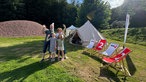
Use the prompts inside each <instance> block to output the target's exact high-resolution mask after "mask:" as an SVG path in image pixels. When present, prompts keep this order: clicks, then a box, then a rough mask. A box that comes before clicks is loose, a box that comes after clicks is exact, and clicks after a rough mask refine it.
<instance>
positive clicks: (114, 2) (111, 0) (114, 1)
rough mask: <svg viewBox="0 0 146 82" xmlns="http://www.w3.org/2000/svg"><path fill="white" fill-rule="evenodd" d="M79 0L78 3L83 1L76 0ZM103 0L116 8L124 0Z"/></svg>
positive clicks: (69, 1)
mask: <svg viewBox="0 0 146 82" xmlns="http://www.w3.org/2000/svg"><path fill="white" fill-rule="evenodd" d="M76 1H79V2H80V3H82V2H83V0H76ZM103 1H105V2H107V1H108V2H109V3H110V5H111V8H116V7H118V6H121V5H122V4H123V3H124V0H103ZM67 2H68V3H71V0H67Z"/></svg>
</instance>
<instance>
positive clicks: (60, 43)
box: [57, 34, 64, 61]
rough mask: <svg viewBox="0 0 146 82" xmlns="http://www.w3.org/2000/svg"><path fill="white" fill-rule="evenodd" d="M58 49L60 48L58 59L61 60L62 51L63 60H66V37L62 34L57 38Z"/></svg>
mask: <svg viewBox="0 0 146 82" xmlns="http://www.w3.org/2000/svg"><path fill="white" fill-rule="evenodd" d="M57 50H58V60H60V53H61V54H62V59H61V61H63V60H64V37H63V35H62V34H59V36H58V39H57Z"/></svg>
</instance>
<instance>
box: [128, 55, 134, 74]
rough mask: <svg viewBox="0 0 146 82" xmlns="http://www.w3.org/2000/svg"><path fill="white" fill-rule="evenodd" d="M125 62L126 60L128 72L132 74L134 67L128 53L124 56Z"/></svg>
mask: <svg viewBox="0 0 146 82" xmlns="http://www.w3.org/2000/svg"><path fill="white" fill-rule="evenodd" d="M126 62H127V66H128V70H129V72H130V74H131V75H134V74H135V72H136V67H135V65H134V63H133V61H132V59H131V58H130V56H129V55H127V57H126Z"/></svg>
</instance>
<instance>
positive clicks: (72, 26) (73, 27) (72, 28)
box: [67, 25, 77, 30]
mask: <svg viewBox="0 0 146 82" xmlns="http://www.w3.org/2000/svg"><path fill="white" fill-rule="evenodd" d="M75 29H77V28H76V27H75V26H74V25H71V26H70V27H68V28H67V30H75Z"/></svg>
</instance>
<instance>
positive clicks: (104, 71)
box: [99, 67, 121, 82]
mask: <svg viewBox="0 0 146 82" xmlns="http://www.w3.org/2000/svg"><path fill="white" fill-rule="evenodd" d="M100 77H105V78H107V79H108V80H109V81H110V82H113V81H112V80H114V81H115V82H121V81H120V79H119V78H118V76H117V75H116V74H115V73H113V72H112V71H110V70H108V69H107V68H102V67H100V74H99V78H100Z"/></svg>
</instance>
